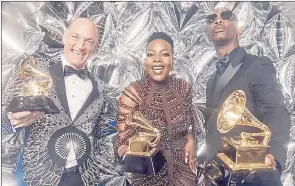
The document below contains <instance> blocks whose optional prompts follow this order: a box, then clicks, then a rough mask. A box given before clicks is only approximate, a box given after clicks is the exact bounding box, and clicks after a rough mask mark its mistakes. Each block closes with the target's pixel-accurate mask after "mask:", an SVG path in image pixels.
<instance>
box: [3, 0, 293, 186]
mask: <svg viewBox="0 0 295 186" xmlns="http://www.w3.org/2000/svg"><path fill="white" fill-rule="evenodd" d="M221 6H226V7H229V8H232V9H233V10H234V11H235V13H236V14H237V15H238V17H239V18H240V23H241V25H242V26H243V29H244V32H243V34H242V35H241V36H240V44H241V45H242V46H243V47H245V48H246V49H247V51H248V52H250V53H253V54H257V55H265V56H268V57H269V58H270V59H271V60H272V61H273V63H274V64H275V67H276V69H277V78H278V80H279V82H280V84H281V87H282V90H283V92H284V95H285V98H286V104H287V105H288V110H289V112H290V114H291V119H292V127H291V131H290V136H291V141H290V143H289V151H288V156H287V166H286V169H285V171H284V173H283V175H282V179H283V181H284V185H285V186H294V185H295V45H294V33H295V28H294V26H295V22H294V17H295V8H294V7H295V2H3V3H2V47H3V50H2V51H3V53H2V88H3V89H2V90H4V88H5V86H6V83H7V81H8V79H9V78H10V74H11V72H12V69H13V68H14V67H15V66H17V65H18V63H19V60H20V59H21V58H22V57H23V55H25V54H26V55H30V54H32V53H34V52H45V53H47V54H48V55H51V56H53V57H54V56H56V55H57V53H58V51H59V50H60V49H61V48H62V46H63V45H62V42H61V38H62V35H63V33H64V31H65V28H66V26H67V25H68V24H69V23H70V21H71V20H72V19H74V18H77V17H88V18H91V19H92V20H93V21H94V22H95V23H96V24H97V25H101V43H100V48H99V49H98V52H97V54H96V55H95V56H93V58H92V59H91V63H90V64H89V68H90V69H91V71H92V72H93V74H94V75H95V76H98V77H99V78H101V79H102V80H103V81H105V82H106V83H107V84H108V85H109V90H110V91H109V97H110V100H109V101H110V102H111V104H110V106H109V107H108V111H109V112H108V113H109V114H110V116H111V117H112V118H115V115H116V107H117V106H116V105H117V103H116V100H117V98H118V97H119V95H120V92H121V91H122V89H123V88H124V87H125V86H127V85H128V84H129V83H130V82H132V81H134V80H136V79H139V78H140V77H141V76H142V74H143V73H144V67H143V59H144V49H145V44H146V40H147V38H148V37H149V35H150V34H151V33H152V32H153V31H164V32H166V33H168V34H169V35H171V36H172V38H173V40H174V42H175V56H174V58H175V60H174V67H173V68H174V69H173V73H175V74H177V75H179V76H180V77H182V78H184V79H186V80H187V81H189V82H190V83H191V84H192V86H193V88H194V91H195V96H194V99H193V102H194V104H195V110H196V112H197V113H198V114H197V117H198V121H199V125H198V126H197V127H199V128H200V130H201V131H202V134H201V135H200V136H199V137H198V138H199V141H200V143H199V144H198V145H199V150H198V154H199V155H200V154H201V152H202V150H203V146H204V136H205V130H204V128H203V126H202V125H203V122H204V120H203V116H202V114H201V109H203V108H204V105H205V101H206V100H205V86H206V82H207V80H208V78H209V77H210V75H211V74H212V73H213V71H214V64H212V62H211V59H212V57H213V55H214V53H215V51H214V48H213V45H212V44H211V43H210V42H209V41H208V39H207V37H206V33H205V17H206V15H207V14H208V13H210V12H211V11H212V10H213V9H214V8H215V7H221ZM114 136H115V134H112V135H109V136H108V137H107V138H106V139H103V140H104V143H103V144H104V145H105V147H104V148H102V149H104V150H103V152H102V153H104V154H105V156H106V159H107V161H110V163H113V162H114V159H113V152H112V141H113V140H114ZM198 161H199V163H201V162H202V156H201V155H200V157H199V158H198ZM109 173H110V174H109V175H113V176H109V175H108V177H106V178H105V180H106V181H105V182H106V185H125V183H126V181H127V180H128V179H129V176H128V175H126V174H123V173H120V172H117V171H116V170H115V169H114V168H110V170H109Z"/></svg>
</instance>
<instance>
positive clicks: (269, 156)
mask: <svg viewBox="0 0 295 186" xmlns="http://www.w3.org/2000/svg"><path fill="white" fill-rule="evenodd" d="M265 164H267V165H269V166H270V167H272V168H273V169H274V170H276V167H277V163H276V161H275V157H274V156H273V155H272V154H267V155H266V156H265Z"/></svg>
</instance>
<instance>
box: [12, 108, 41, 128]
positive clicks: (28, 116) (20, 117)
mask: <svg viewBox="0 0 295 186" xmlns="http://www.w3.org/2000/svg"><path fill="white" fill-rule="evenodd" d="M44 115H45V113H44V112H40V111H32V112H31V111H23V112H15V113H11V112H9V113H8V119H9V120H10V122H11V124H12V125H14V127H15V128H19V127H26V126H29V125H30V124H32V123H33V122H35V121H36V120H37V119H39V118H41V117H42V116H44Z"/></svg>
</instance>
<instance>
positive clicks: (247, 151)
mask: <svg viewBox="0 0 295 186" xmlns="http://www.w3.org/2000/svg"><path fill="white" fill-rule="evenodd" d="M237 125H244V126H248V127H255V128H258V129H260V130H261V132H260V133H246V132H242V133H241V135H240V136H239V137H233V138H230V139H228V138H226V137H222V139H223V153H219V154H217V156H218V157H219V158H220V159H221V160H222V161H223V162H224V163H225V164H226V165H227V166H228V168H229V169H230V170H231V171H233V172H234V171H239V170H257V169H268V168H271V167H270V166H268V165H266V164H265V155H266V154H267V149H268V147H269V145H268V144H269V141H270V137H271V132H270V130H269V128H268V127H267V126H266V125H265V124H263V123H261V122H260V121H258V120H257V119H256V118H255V117H254V116H253V115H252V114H251V113H250V112H249V111H248V109H247V108H246V95H245V93H244V92H243V91H242V90H237V91H235V92H233V93H232V94H231V95H229V97H228V98H227V99H226V100H225V102H224V103H223V105H222V107H221V109H220V111H219V113H218V116H217V130H218V131H219V132H220V133H227V132H229V131H230V130H231V129H233V128H234V127H235V126H237ZM258 136H259V137H262V140H258V139H256V138H255V137H258Z"/></svg>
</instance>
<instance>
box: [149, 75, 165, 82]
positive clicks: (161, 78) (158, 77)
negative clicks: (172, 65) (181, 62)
mask: <svg viewBox="0 0 295 186" xmlns="http://www.w3.org/2000/svg"><path fill="white" fill-rule="evenodd" d="M150 77H151V78H152V79H153V80H154V81H155V82H158V83H160V82H162V81H164V80H165V79H166V78H167V77H168V75H167V76H165V75H152V76H150Z"/></svg>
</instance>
